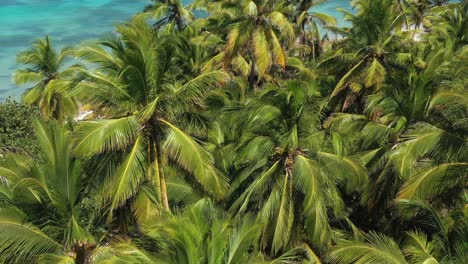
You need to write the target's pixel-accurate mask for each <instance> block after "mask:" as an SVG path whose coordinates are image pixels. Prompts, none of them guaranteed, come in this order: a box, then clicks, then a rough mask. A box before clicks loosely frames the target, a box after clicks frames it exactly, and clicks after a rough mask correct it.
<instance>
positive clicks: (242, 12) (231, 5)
mask: <svg viewBox="0 0 468 264" xmlns="http://www.w3.org/2000/svg"><path fill="white" fill-rule="evenodd" d="M284 4H285V2H284V1H280V0H278V1H265V0H255V1H231V0H230V1H224V2H219V3H218V4H217V5H216V6H215V7H211V10H212V14H211V16H210V17H209V18H208V20H211V22H210V23H216V24H215V25H216V27H218V29H219V27H220V26H223V27H227V29H228V31H227V32H228V33H227V42H226V47H225V50H224V51H223V52H222V53H221V54H219V55H218V56H215V57H214V58H213V60H214V62H212V63H215V62H218V63H224V64H225V65H226V64H227V65H231V66H236V67H237V68H241V70H242V68H248V80H249V85H250V88H253V87H254V85H255V83H256V80H255V78H256V77H258V79H261V78H263V77H265V76H266V75H268V73H269V71H270V69H271V68H272V66H274V65H277V66H279V67H282V68H284V67H285V66H286V58H287V57H286V53H285V51H286V50H287V48H288V46H290V45H292V44H293V40H294V29H293V26H292V24H291V22H290V21H289V20H288V18H287V17H286V16H285V15H284V14H283V13H282V12H281V9H282V6H283V5H284ZM213 21H214V22H213Z"/></svg>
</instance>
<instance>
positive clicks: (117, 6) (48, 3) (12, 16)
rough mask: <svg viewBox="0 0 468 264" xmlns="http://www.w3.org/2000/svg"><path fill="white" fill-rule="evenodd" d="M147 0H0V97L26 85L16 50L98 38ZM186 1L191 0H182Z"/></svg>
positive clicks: (337, 3)
mask: <svg viewBox="0 0 468 264" xmlns="http://www.w3.org/2000/svg"><path fill="white" fill-rule="evenodd" d="M150 2H151V1H150V0H0V99H4V98H6V97H9V96H12V97H14V98H19V96H20V95H21V93H22V92H23V91H24V89H25V88H26V87H16V86H15V85H14V84H13V83H12V82H11V76H12V73H13V72H14V71H15V70H16V69H18V67H20V66H18V65H16V54H17V53H18V52H20V51H22V50H25V49H28V48H29V47H30V46H31V44H32V42H34V40H36V39H38V38H42V37H44V36H45V35H49V37H50V38H51V40H52V42H53V43H54V44H55V46H56V47H63V46H73V45H77V44H79V43H80V42H82V41H84V40H89V39H98V38H99V37H101V36H103V35H105V34H106V33H109V32H111V31H112V30H113V26H114V25H115V24H118V23H120V22H123V21H125V20H127V19H129V18H131V17H132V15H134V14H135V13H137V12H139V11H141V10H142V9H143V8H144V7H145V5H147V4H149V3H150ZM184 2H185V4H188V3H190V0H185V1H184ZM339 7H344V8H349V0H330V1H329V2H328V3H327V4H325V5H322V6H319V7H317V8H315V9H314V11H316V12H325V13H327V14H330V15H334V16H335V17H337V18H338V20H339V23H340V24H343V23H344V22H343V21H342V19H340V18H341V15H340V13H339V12H338V11H337V10H336V8H339Z"/></svg>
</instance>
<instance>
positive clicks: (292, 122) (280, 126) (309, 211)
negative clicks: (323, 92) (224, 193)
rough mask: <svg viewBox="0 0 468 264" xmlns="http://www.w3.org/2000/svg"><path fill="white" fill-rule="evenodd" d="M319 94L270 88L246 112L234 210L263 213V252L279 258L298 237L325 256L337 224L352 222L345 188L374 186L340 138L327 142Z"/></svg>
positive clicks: (292, 85)
mask: <svg viewBox="0 0 468 264" xmlns="http://www.w3.org/2000/svg"><path fill="white" fill-rule="evenodd" d="M317 95H318V94H317V91H316V90H314V88H313V86H310V85H309V84H308V83H307V82H300V81H289V82H286V83H285V84H284V86H282V87H281V88H278V87H271V88H269V89H265V91H264V93H263V95H262V96H260V97H259V98H258V99H256V100H253V101H251V103H249V104H247V105H246V106H245V109H243V110H242V112H241V113H242V116H245V117H243V118H241V119H240V120H239V121H240V122H241V124H240V125H241V128H240V129H239V130H241V131H243V132H242V134H240V139H239V143H238V147H237V152H238V153H237V154H236V156H235V157H236V158H235V163H234V164H233V166H234V167H235V168H237V173H236V174H237V177H236V178H234V180H233V182H232V186H231V197H232V198H231V199H233V201H234V203H233V205H232V207H231V211H232V212H233V213H235V214H236V215H238V216H241V215H243V214H244V213H245V212H249V211H253V212H256V213H255V214H256V215H257V221H258V222H259V223H263V224H264V226H263V229H262V241H261V246H262V247H263V248H265V249H267V250H270V251H271V253H272V254H273V255H275V254H277V253H278V252H280V251H281V250H284V249H287V248H289V247H290V245H291V243H293V242H292V241H293V237H297V236H298V235H299V236H300V235H302V236H305V237H306V239H307V240H309V241H311V243H312V246H313V248H315V249H320V250H324V249H326V248H327V246H328V245H330V243H331V240H332V239H333V232H332V228H331V225H330V219H338V220H337V221H340V220H341V221H343V222H346V214H345V213H344V212H343V210H342V209H343V201H342V198H341V196H340V192H339V190H338V187H337V186H338V185H339V182H341V183H342V184H343V185H342V186H347V190H362V189H361V188H363V187H364V186H365V184H366V181H367V176H366V172H365V170H364V167H363V166H362V165H361V164H360V162H359V161H358V160H355V159H354V158H352V157H348V156H347V155H346V152H345V150H344V148H343V146H342V145H341V144H340V139H339V138H336V137H335V136H332V137H333V140H332V141H333V143H332V142H331V141H327V138H329V137H328V136H327V135H326V133H325V131H323V130H321V126H320V118H321V117H320V115H321V113H322V112H321V107H323V102H320V99H319V97H317ZM236 116H237V118H238V116H239V114H236ZM238 119H239V118H238ZM239 121H238V122H239ZM226 122H227V121H226ZM325 142H327V143H325ZM327 168H334V170H333V172H332V171H329V170H327ZM351 186H352V187H351ZM298 233H299V234H298Z"/></svg>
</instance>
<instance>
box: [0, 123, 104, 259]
mask: <svg viewBox="0 0 468 264" xmlns="http://www.w3.org/2000/svg"><path fill="white" fill-rule="evenodd" d="M35 128H36V136H37V138H38V141H39V143H40V145H41V154H40V157H39V159H35V158H32V157H30V156H28V155H21V154H14V153H11V154H7V155H5V156H4V157H3V158H2V160H1V161H0V174H1V175H2V176H3V177H5V178H4V179H5V181H4V182H2V183H1V184H0V187H1V189H0V190H1V191H0V196H1V198H2V204H1V207H0V234H1V236H2V240H1V243H0V260H2V262H5V263H26V262H28V261H33V262H35V261H37V260H38V258H42V257H47V255H48V254H55V255H57V256H56V257H59V256H58V255H60V256H63V258H64V259H67V261H72V263H75V262H74V261H76V263H84V259H85V258H86V256H87V254H88V253H89V251H90V250H92V249H93V248H94V246H95V244H96V239H95V238H94V236H93V235H92V230H91V229H92V228H91V224H92V222H93V221H94V220H95V219H94V217H95V215H94V213H93V212H92V209H93V203H95V202H96V201H97V199H96V198H95V197H93V195H92V193H89V192H88V191H85V179H86V175H84V171H83V170H82V165H81V162H80V161H79V160H77V159H76V158H74V157H73V156H72V152H71V151H72V138H71V136H70V131H67V130H66V129H65V128H64V127H62V126H59V125H58V124H57V123H55V122H53V123H51V124H44V123H40V122H39V121H36V122H35ZM49 257H50V255H49ZM70 259H71V260H70ZM66 263H70V262H66Z"/></svg>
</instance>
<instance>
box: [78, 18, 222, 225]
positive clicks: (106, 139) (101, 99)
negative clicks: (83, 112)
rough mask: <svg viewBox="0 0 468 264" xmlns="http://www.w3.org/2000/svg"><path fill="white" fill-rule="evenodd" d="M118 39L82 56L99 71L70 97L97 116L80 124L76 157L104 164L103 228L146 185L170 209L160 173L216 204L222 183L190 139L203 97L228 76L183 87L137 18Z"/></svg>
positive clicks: (165, 46) (164, 51)
mask: <svg viewBox="0 0 468 264" xmlns="http://www.w3.org/2000/svg"><path fill="white" fill-rule="evenodd" d="M117 31H118V33H119V35H118V36H115V37H114V38H112V39H109V40H108V41H104V42H101V43H99V44H97V45H93V46H89V47H85V48H83V49H82V50H81V51H80V56H81V58H83V59H86V60H87V61H88V62H90V63H95V64H96V65H97V70H96V71H95V72H89V73H88V75H87V79H86V81H84V82H82V83H80V85H79V86H78V87H77V89H76V93H77V95H78V97H79V98H80V99H81V100H83V102H89V103H90V104H91V105H93V106H94V107H96V109H99V111H100V112H101V114H102V116H103V119H100V120H95V121H89V122H83V123H81V124H80V126H79V128H78V130H77V132H76V138H77V140H76V146H75V153H76V154H78V155H90V154H99V155H98V159H102V157H106V158H105V159H106V160H107V161H108V162H109V163H108V165H109V167H106V166H104V167H106V169H103V171H104V172H105V173H106V176H104V178H103V179H105V180H102V181H103V182H102V183H103V184H104V185H105V186H107V187H106V189H107V190H108V191H107V192H106V193H105V194H104V195H105V197H106V198H107V199H108V200H109V201H110V211H111V213H110V215H109V220H111V219H112V216H113V214H112V212H113V211H115V210H116V209H118V208H121V207H123V206H124V205H126V204H127V203H128V202H130V200H131V198H133V197H135V195H136V194H137V193H138V191H139V190H140V187H141V186H142V184H144V183H145V184H150V186H152V187H151V188H152V189H153V191H154V193H155V196H156V200H157V202H158V203H160V205H162V206H163V207H164V208H166V209H169V202H168V197H167V187H166V177H165V170H166V168H167V167H168V166H169V165H171V164H172V165H177V166H178V167H179V168H181V169H182V171H183V172H185V173H187V174H189V175H190V176H193V177H194V178H193V179H195V182H196V183H197V184H200V185H201V186H202V188H203V190H204V191H205V192H207V193H209V194H211V195H213V196H214V197H216V198H217V199H221V198H222V197H223V196H224V195H225V192H226V187H227V183H226V181H225V179H224V177H223V176H221V175H220V174H219V173H218V172H217V171H216V169H215V168H214V166H213V158H212V156H211V155H210V153H208V152H207V151H206V150H205V149H204V147H203V145H202V143H201V142H200V140H197V139H195V138H194V137H192V136H191V135H190V134H189V133H188V131H195V130H196V127H197V126H198V127H199V126H200V125H203V117H202V115H201V114H200V111H201V110H202V109H203V107H204V106H203V100H202V97H203V96H204V94H205V93H206V92H207V91H208V90H209V89H210V88H212V87H215V86H216V85H217V84H219V83H220V82H221V81H223V80H225V79H226V75H225V74H224V73H222V72H207V73H204V74H202V75H199V76H196V77H194V78H193V79H189V80H187V79H185V78H184V76H183V75H182V74H181V73H179V71H178V70H179V69H178V66H177V65H176V64H175V63H174V62H175V53H174V50H173V49H172V48H171V47H170V43H168V41H167V40H165V39H164V37H158V36H157V33H156V32H155V31H154V30H153V29H152V28H151V27H149V26H148V25H147V24H146V22H145V21H144V20H142V19H141V18H137V19H136V20H135V21H133V22H131V23H127V24H126V25H123V26H119V27H118V28H117ZM169 40H170V39H169ZM101 163H102V162H101ZM145 193H146V192H145ZM145 193H143V194H145ZM145 199H146V200H145V201H147V205H148V206H149V205H151V204H152V203H151V202H150V197H146V198H145ZM152 206H153V207H155V206H156V205H154V204H153V205H152ZM151 210H157V208H148V211H147V213H148V214H150V213H151V212H150V211H151Z"/></svg>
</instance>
